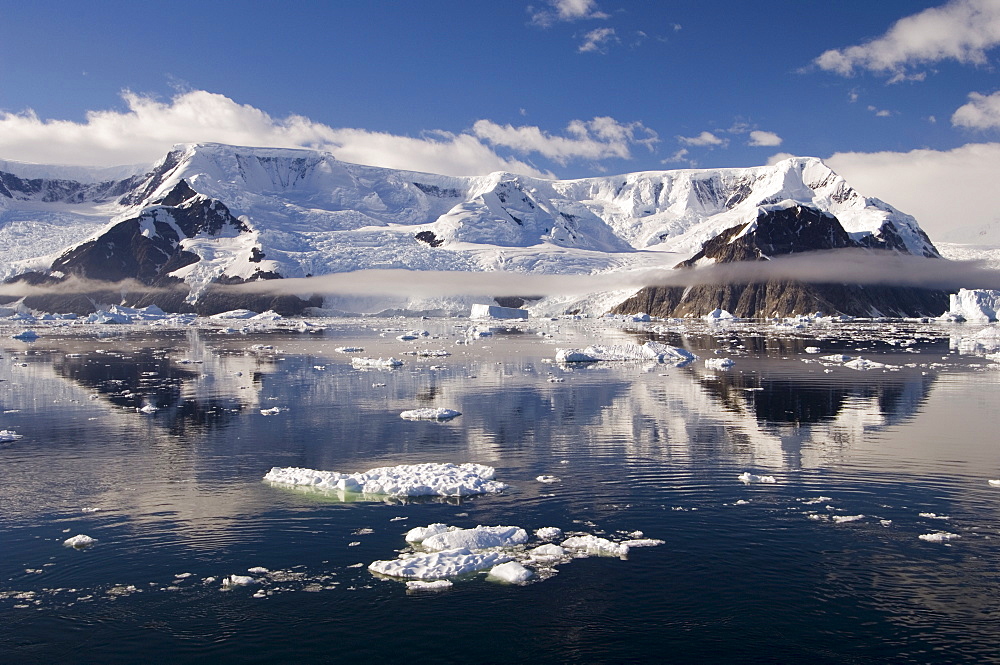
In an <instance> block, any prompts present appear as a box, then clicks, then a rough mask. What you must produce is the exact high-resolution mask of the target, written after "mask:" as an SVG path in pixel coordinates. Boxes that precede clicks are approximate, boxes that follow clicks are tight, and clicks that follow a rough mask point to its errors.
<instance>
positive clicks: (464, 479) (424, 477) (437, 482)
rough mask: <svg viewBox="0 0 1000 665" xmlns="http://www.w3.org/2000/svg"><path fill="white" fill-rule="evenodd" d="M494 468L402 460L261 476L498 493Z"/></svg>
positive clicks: (411, 492) (442, 492)
mask: <svg viewBox="0 0 1000 665" xmlns="http://www.w3.org/2000/svg"><path fill="white" fill-rule="evenodd" d="M495 474H496V471H495V469H494V468H493V467H491V466H486V465H483V464H473V463H467V464H450V463H447V464H441V463H435V462H431V463H427V464H401V465H399V466H385V467H378V468H375V469H369V470H368V471H364V472H361V473H338V472H337V471H317V470H315V469H303V468H299V467H277V466H276V467H274V468H272V469H271V470H270V471H268V472H267V474H265V475H264V480H267V481H270V482H273V483H281V484H284V485H300V486H309V487H315V488H318V489H334V490H341V491H344V492H354V493H358V494H380V495H386V496H470V495H472V494H498V493H500V492H502V491H503V490H505V489H507V485H505V484H504V483H501V482H497V481H495V480H493V478H494V476H495Z"/></svg>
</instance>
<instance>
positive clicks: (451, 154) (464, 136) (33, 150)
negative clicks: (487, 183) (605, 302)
mask: <svg viewBox="0 0 1000 665" xmlns="http://www.w3.org/2000/svg"><path fill="white" fill-rule="evenodd" d="M122 99H123V100H124V102H125V105H126V107H127V108H126V110H124V111H121V110H104V111H90V112H88V113H87V115H86V119H85V120H84V121H83V122H72V121H68V120H44V119H41V118H39V117H38V116H37V115H36V114H35V113H34V112H32V111H25V112H23V113H4V112H0V156H2V157H3V158H5V159H13V160H18V161H25V162H34V163H47V164H53V163H55V164H82V165H93V166H113V165H118V164H142V163H152V162H154V161H155V160H157V159H159V158H160V157H162V156H163V155H164V154H165V153H166V151H167V150H169V149H170V147H171V146H173V145H174V144H177V143H197V142H218V143H229V144H235V145H247V146H265V147H284V148H313V149H317V150H326V151H328V152H331V153H332V154H333V155H334V156H336V157H337V158H338V159H342V160H344V161H349V162H356V163H361V164H372V165H375V166H383V167H388V168H398V169H407V170H413V171H428V172H433V173H443V174H449V175H472V174H482V173H489V172H491V171H499V170H503V171H514V172H517V173H525V174H531V175H539V176H551V175H552V174H551V173H548V172H546V171H541V170H539V169H538V168H536V167H534V166H532V165H530V164H527V163H525V162H523V161H520V160H517V159H513V158H509V157H505V156H503V155H500V154H498V153H497V152H496V150H494V149H493V148H491V147H490V146H489V145H487V143H486V142H484V139H485V136H486V134H487V133H488V132H486V129H488V128H489V127H491V126H493V127H496V125H494V124H493V123H491V122H490V121H488V120H484V121H481V122H480V123H477V128H478V130H474V131H473V132H460V133H453V132H445V131H431V132H427V133H425V134H423V135H421V136H419V137H410V136H399V135H395V134H388V133H384V132H373V131H368V130H365V129H355V128H335V127H330V126H329V125H325V124H322V123H318V122H313V121H312V120H310V119H309V118H306V117H303V116H299V115H290V116H288V117H286V118H274V117H272V116H270V115H268V114H267V113H266V112H264V111H262V110H260V109H257V108H254V107H253V106H250V105H247V104H238V103H237V102H235V101H233V100H232V99H229V98H228V97H226V96H224V95H220V94H215V93H210V92H206V91H204V90H194V91H188V92H183V93H179V94H177V95H176V96H174V97H173V98H172V99H170V100H169V101H166V102H164V101H159V100H156V99H153V98H151V97H146V96H143V95H138V94H135V93H132V92H124V93H122ZM512 129H513V128H512ZM567 131H568V132H569V134H570V135H569V136H568V137H551V136H549V135H547V134H544V133H543V132H541V130H539V129H538V128H537V127H520V128H517V130H516V131H515V132H514V133H515V134H516V133H517V132H520V133H522V134H525V135H528V134H531V133H532V132H534V133H535V134H536V135H537V136H541V137H544V138H545V139H547V140H542V141H541V142H540V143H538V144H537V145H536V147H534V148H532V147H531V145H530V142H527V141H526V142H525V145H524V146H523V147H522V149H521V150H520V151H521V152H523V153H528V152H538V153H540V154H543V155H545V156H552V157H553V159H555V160H556V161H557V162H559V163H565V162H567V161H569V160H571V159H577V158H587V159H603V158H606V157H626V158H627V157H628V156H629V146H630V145H631V144H646V145H650V146H651V145H652V143H654V142H655V141H656V140H657V139H656V135H655V133H654V132H652V130H649V129H647V128H645V127H643V126H642V124H641V123H631V124H621V123H618V122H616V121H615V120H614V119H612V118H595V119H594V120H591V121H588V122H583V121H579V120H577V121H574V122H573V123H571V124H570V126H569V128H568V130H567ZM491 142H492V143H494V144H495V145H504V146H507V145H509V143H508V142H504V141H501V140H495V141H491ZM510 147H515V146H514V145H510Z"/></svg>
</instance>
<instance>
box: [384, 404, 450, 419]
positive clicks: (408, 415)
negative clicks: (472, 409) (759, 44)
mask: <svg viewBox="0 0 1000 665" xmlns="http://www.w3.org/2000/svg"><path fill="white" fill-rule="evenodd" d="M460 415H462V413H461V411H455V410H454V409H445V408H437V409H433V408H429V407H428V408H423V409H413V410H411V411H403V412H402V413H401V414H399V417H400V418H403V419H404V420H451V419H452V418H457V417H459V416H460Z"/></svg>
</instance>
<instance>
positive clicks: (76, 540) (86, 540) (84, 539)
mask: <svg viewBox="0 0 1000 665" xmlns="http://www.w3.org/2000/svg"><path fill="white" fill-rule="evenodd" d="M96 542H97V538H91V537H90V536H87V535H84V534H82V533H81V534H79V535H76V536H73V537H72V538H67V539H66V540H64V541H63V545H65V546H66V547H75V548H76V549H78V550H82V549H83V548H84V547H90V546H91V545H93V544H94V543H96Z"/></svg>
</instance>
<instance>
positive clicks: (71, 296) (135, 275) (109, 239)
mask: <svg viewBox="0 0 1000 665" xmlns="http://www.w3.org/2000/svg"><path fill="white" fill-rule="evenodd" d="M249 231H250V229H248V228H247V226H246V225H245V224H244V223H243V222H242V221H240V220H239V219H237V218H236V217H234V216H233V215H232V213H230V211H229V209H228V208H227V207H226V206H225V205H224V204H223V203H222V202H221V201H217V200H214V199H210V198H208V197H205V196H202V195H200V194H198V193H197V192H196V191H195V190H194V189H192V188H191V186H190V185H188V183H187V182H185V181H184V180H181V181H180V182H179V183H178V184H177V186H175V187H174V188H173V189H172V190H171V191H170V192H169V193H168V194H167V195H166V196H164V197H163V198H161V199H159V200H157V201H154V202H153V203H152V204H151V205H149V206H147V207H145V208H144V209H143V210H142V212H141V213H140V214H139V215H138V216H137V217H134V218H132V219H127V220H125V221H123V222H120V223H118V224H116V225H114V226H113V227H111V228H110V229H108V230H107V231H106V232H105V233H103V234H102V235H101V236H100V237H98V238H96V239H94V240H91V241H88V242H85V243H83V244H80V245H77V246H76V247H74V248H73V249H71V250H69V251H68V252H66V253H65V254H63V255H62V256H60V257H59V258H57V259H56V260H55V261H53V262H52V266H51V268H50V270H51V271H52V273H55V274H57V275H58V274H62V277H53V276H43V275H39V274H27V275H19V276H17V277H15V278H13V279H12V280H10V281H17V282H26V283H29V284H32V285H44V286H50V287H57V286H58V285H59V284H62V283H66V282H69V281H70V280H72V279H73V278H79V279H84V280H90V281H91V282H93V283H94V284H93V288H91V289H89V290H86V291H85V292H83V293H81V292H79V291H78V290H74V291H73V292H72V293H70V292H69V291H68V290H67V292H64V293H59V291H58V288H54V289H53V291H52V292H51V293H47V294H44V295H33V296H28V297H27V298H26V299H25V305H26V306H28V307H31V308H33V309H38V310H42V311H53V312H72V313H75V314H79V315H84V314H89V313H91V312H93V311H95V309H97V308H98V307H100V306H102V305H110V304H124V305H129V306H135V307H145V306H147V305H152V304H156V305H157V306H159V307H160V308H162V309H163V310H165V311H172V312H192V311H193V312H197V313H199V314H206V315H207V314H215V313H218V312H223V311H227V310H231V309H239V308H246V309H253V310H256V311H266V310H268V309H273V310H275V311H276V312H278V313H279V314H283V315H295V314H300V313H301V312H302V310H303V309H304V308H306V307H318V306H320V305H321V304H322V302H321V299H319V300H318V299H316V298H312V299H310V300H302V299H300V298H298V297H296V296H288V295H282V296H274V295H261V294H252V293H235V292H232V291H229V290H226V289H225V288H224V286H225V285H226V284H234V283H241V282H243V281H244V280H242V279H239V278H228V279H226V280H220V281H219V286H218V287H215V288H209V289H208V290H207V291H206V292H205V293H203V294H201V296H200V297H199V298H198V300H197V302H196V303H193V304H192V303H189V302H187V296H188V294H189V289H188V287H187V286H186V285H185V284H184V282H183V281H182V280H180V279H178V278H176V277H172V276H171V275H170V273H172V272H173V271H175V270H178V269H180V268H183V267H184V266H187V265H190V264H192V263H196V262H198V261H199V260H200V258H199V257H198V255H197V254H194V253H192V252H186V251H184V250H183V249H181V245H180V243H181V240H183V239H185V238H193V237H195V236H199V235H201V236H205V235H207V236H217V235H219V234H221V233H223V232H229V233H245V232H249ZM253 258H254V259H256V261H254V262H256V263H259V262H260V261H261V260H262V259H263V258H264V255H263V252H260V251H259V250H258V251H257V252H256V253H254V254H253ZM280 277H281V275H278V274H276V273H273V272H267V271H262V270H260V269H258V270H257V273H256V274H255V275H254V276H253V278H252V279H253V280H258V279H275V278H280ZM121 282H127V284H125V285H119V284H118V283H121ZM101 283H107V284H108V286H107V288H103V287H102V286H101ZM143 287H148V288H143Z"/></svg>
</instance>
